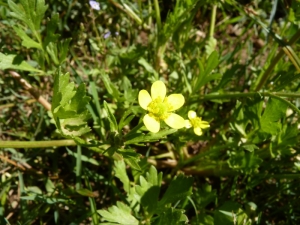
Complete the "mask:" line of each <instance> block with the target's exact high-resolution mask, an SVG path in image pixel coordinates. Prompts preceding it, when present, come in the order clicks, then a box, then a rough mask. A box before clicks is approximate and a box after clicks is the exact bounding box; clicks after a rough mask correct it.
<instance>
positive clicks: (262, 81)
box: [254, 30, 300, 91]
mask: <svg viewBox="0 0 300 225" xmlns="http://www.w3.org/2000/svg"><path fill="white" fill-rule="evenodd" d="M299 38H300V30H298V31H297V32H296V33H295V34H294V36H293V37H292V38H291V40H290V41H289V42H288V44H287V46H289V45H292V44H294V43H295V42H296V41H297V40H298V39H299ZM287 46H284V47H287ZM283 55H284V50H283V48H282V49H281V50H280V51H279V52H278V54H277V55H276V57H275V58H274V59H273V60H272V62H271V64H270V65H269V67H268V68H267V70H266V71H265V73H264V74H263V76H262V77H261V79H260V80H259V82H258V84H257V85H256V87H255V88H254V90H255V91H259V90H260V89H261V88H262V87H263V86H264V85H265V83H266V81H267V80H268V78H269V77H270V75H271V72H272V71H273V69H274V68H275V66H276V65H277V63H278V61H279V60H280V59H281V57H282V56H283Z"/></svg>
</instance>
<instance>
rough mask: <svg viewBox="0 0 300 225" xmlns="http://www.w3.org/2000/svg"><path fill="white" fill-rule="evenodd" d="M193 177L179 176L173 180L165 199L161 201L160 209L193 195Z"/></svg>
mask: <svg viewBox="0 0 300 225" xmlns="http://www.w3.org/2000/svg"><path fill="white" fill-rule="evenodd" d="M193 180H194V179H193V178H192V177H186V176H184V175H179V176H177V177H175V178H174V180H172V182H171V183H170V185H169V187H168V189H167V191H166V193H165V194H164V196H163V198H162V199H161V200H160V201H159V208H163V207H165V206H166V205H167V204H170V203H175V202H177V201H180V200H183V199H185V198H187V197H188V196H190V195H191V194H192V189H191V187H192V184H193Z"/></svg>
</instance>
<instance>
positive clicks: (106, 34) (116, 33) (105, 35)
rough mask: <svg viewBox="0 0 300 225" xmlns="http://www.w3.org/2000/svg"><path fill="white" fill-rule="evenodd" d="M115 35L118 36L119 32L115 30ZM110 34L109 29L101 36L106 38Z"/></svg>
mask: <svg viewBox="0 0 300 225" xmlns="http://www.w3.org/2000/svg"><path fill="white" fill-rule="evenodd" d="M115 35H116V36H118V35H119V32H115ZM110 36H111V32H110V31H107V32H106V33H105V34H104V35H103V38H104V39H107V38H109V37H110Z"/></svg>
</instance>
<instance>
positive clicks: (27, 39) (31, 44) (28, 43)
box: [13, 26, 43, 50]
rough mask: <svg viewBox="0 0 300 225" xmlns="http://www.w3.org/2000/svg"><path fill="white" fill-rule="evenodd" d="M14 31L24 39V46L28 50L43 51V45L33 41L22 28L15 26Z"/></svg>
mask: <svg viewBox="0 0 300 225" xmlns="http://www.w3.org/2000/svg"><path fill="white" fill-rule="evenodd" d="M13 29H14V30H15V32H16V33H17V35H18V36H19V37H20V38H21V39H22V45H23V46H24V47H26V48H37V49H41V50H42V49H43V47H42V45H41V44H40V43H38V42H36V41H34V40H33V39H31V38H30V37H29V36H28V35H27V34H26V33H25V31H23V30H22V29H21V28H19V27H17V26H13Z"/></svg>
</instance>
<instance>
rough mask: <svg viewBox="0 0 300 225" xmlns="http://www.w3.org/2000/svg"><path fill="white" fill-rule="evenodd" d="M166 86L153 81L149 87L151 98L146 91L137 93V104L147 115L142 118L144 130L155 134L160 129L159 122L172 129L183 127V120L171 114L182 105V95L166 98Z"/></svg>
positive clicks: (160, 82)
mask: <svg viewBox="0 0 300 225" xmlns="http://www.w3.org/2000/svg"><path fill="white" fill-rule="evenodd" d="M166 92H167V89H166V86H165V84H164V83H163V82H162V81H155V82H154V83H153V84H152V86H151V96H150V94H149V93H148V91H146V90H141V91H140V92H139V104H140V106H141V107H142V108H143V109H145V110H147V111H148V112H149V113H148V114H146V115H145V116H144V118H143V122H144V124H145V126H146V128H147V129H148V130H149V131H151V132H153V133H157V132H158V131H159V129H160V121H164V122H165V123H166V124H167V125H169V126H170V127H172V128H174V129H180V128H183V127H184V126H185V120H184V119H183V118H182V117H181V116H179V115H177V114H175V113H172V112H173V111H174V110H176V109H179V108H180V107H181V106H183V104H184V97H183V95H182V94H171V95H169V96H168V97H166Z"/></svg>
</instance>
